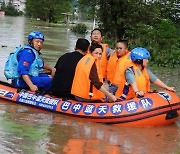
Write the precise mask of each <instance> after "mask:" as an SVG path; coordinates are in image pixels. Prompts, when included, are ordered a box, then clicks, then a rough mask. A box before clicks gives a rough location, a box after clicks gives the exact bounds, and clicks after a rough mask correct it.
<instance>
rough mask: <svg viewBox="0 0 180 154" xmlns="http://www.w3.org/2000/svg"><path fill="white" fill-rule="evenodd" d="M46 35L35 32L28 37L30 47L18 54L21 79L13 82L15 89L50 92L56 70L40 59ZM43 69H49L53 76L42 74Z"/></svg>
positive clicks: (27, 46) (25, 47)
mask: <svg viewBox="0 0 180 154" xmlns="http://www.w3.org/2000/svg"><path fill="white" fill-rule="evenodd" d="M43 42H44V35H43V34H42V32H40V31H33V32H31V33H30V34H29V36H28V43H29V44H28V45H26V46H24V48H23V50H20V51H19V52H18V54H17V60H18V66H17V69H18V73H19V76H20V78H18V79H14V80H12V84H13V86H14V87H20V88H29V89H30V90H31V91H33V92H35V91H37V90H38V88H41V89H42V90H46V91H48V90H50V89H51V85H52V77H53V76H54V73H55V68H54V67H51V66H49V65H48V64H46V63H45V62H44V61H43V60H42V59H41V57H40V50H41V48H42V46H43ZM41 69H47V70H49V71H50V72H51V75H47V74H44V73H40V70H41Z"/></svg>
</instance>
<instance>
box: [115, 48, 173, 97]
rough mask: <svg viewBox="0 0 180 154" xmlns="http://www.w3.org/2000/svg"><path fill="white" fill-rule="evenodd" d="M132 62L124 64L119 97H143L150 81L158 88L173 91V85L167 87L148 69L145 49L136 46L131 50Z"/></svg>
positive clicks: (148, 88)
mask: <svg viewBox="0 0 180 154" xmlns="http://www.w3.org/2000/svg"><path fill="white" fill-rule="evenodd" d="M130 56H131V60H132V63H129V65H127V66H125V67H126V69H124V68H123V69H124V70H125V72H124V74H125V75H124V76H123V77H124V81H125V82H124V84H121V85H119V87H118V90H119V91H120V93H119V95H116V96H118V97H120V99H122V100H124V99H130V98H134V97H136V96H139V97H143V96H144V94H145V93H147V92H150V82H151V83H153V84H155V85H156V86H158V87H160V88H164V89H166V90H169V91H173V92H175V88H174V87H169V86H167V85H166V84H165V83H163V82H162V81H161V80H160V79H158V78H157V77H156V76H155V75H154V74H153V73H152V72H151V71H150V69H148V62H149V58H150V53H149V51H148V50H147V49H145V48H141V47H137V48H134V49H133V50H132V51H131V54H130Z"/></svg>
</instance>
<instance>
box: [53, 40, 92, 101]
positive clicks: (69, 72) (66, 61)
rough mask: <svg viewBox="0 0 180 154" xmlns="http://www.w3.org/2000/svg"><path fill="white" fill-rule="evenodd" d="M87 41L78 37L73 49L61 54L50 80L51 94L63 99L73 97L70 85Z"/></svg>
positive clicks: (87, 44) (85, 49) (86, 49)
mask: <svg viewBox="0 0 180 154" xmlns="http://www.w3.org/2000/svg"><path fill="white" fill-rule="evenodd" d="M89 45H90V43H89V41H88V40H87V39H84V38H79V39H78V40H77V41H76V45H75V51H74V52H68V53H65V54H64V55H62V56H61V57H60V58H59V59H58V61H57V63H56V65H55V68H56V73H55V75H54V78H53V81H52V94H53V95H55V96H57V97H62V98H64V99H69V98H73V96H72V95H71V87H72V82H73V78H74V74H75V69H76V65H77V63H78V62H79V60H80V59H81V58H82V57H83V56H84V55H85V54H86V53H87V51H88V48H89Z"/></svg>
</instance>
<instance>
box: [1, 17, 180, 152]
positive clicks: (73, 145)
mask: <svg viewBox="0 0 180 154" xmlns="http://www.w3.org/2000/svg"><path fill="white" fill-rule="evenodd" d="M33 30H40V31H42V32H43V33H44V35H45V42H44V48H43V50H42V53H43V58H44V59H45V60H46V61H47V62H48V63H49V64H50V65H55V63H56V60H57V59H58V58H59V56H60V55H62V54H63V53H64V52H70V51H73V48H74V45H75V42H76V40H77V38H78V37H80V36H76V35H74V34H72V33H71V32H70V31H67V30H66V28H65V27H63V26H56V25H49V24H47V23H44V22H41V21H32V20H30V19H26V18H23V17H0V61H1V65H0V72H1V74H0V80H3V81H6V79H5V77H4V76H3V68H4V63H5V60H6V58H7V56H8V55H9V53H10V52H11V51H13V49H14V48H15V47H16V46H18V45H23V44H26V43H27V36H28V34H29V33H30V32H31V31H33ZM81 37H82V36H81ZM86 38H89V36H86ZM152 70H153V72H154V73H155V74H156V75H157V76H158V77H159V78H160V79H162V80H163V81H164V82H165V83H167V84H169V85H172V86H175V87H176V89H177V93H178V95H179V96H180V85H179V84H180V82H179V81H180V69H164V68H163V69H162V68H152ZM0 153H6V154H8V153H18V154H34V153H38V154H56V153H65V154H85V153H88V154H122V153H123V154H131V153H133V154H152V153H153V154H156V153H157V154H161V153H163V154H176V153H180V121H177V122H176V123H175V124H173V125H169V126H165V127H153V128H152V127H150V128H130V127H116V126H112V125H104V124H97V123H90V122H84V121H79V120H74V119H73V118H72V117H68V116H63V115H61V114H57V113H52V112H48V111H43V110H40V109H35V108H32V107H29V106H23V105H19V104H16V103H12V102H9V101H5V100H2V99H0Z"/></svg>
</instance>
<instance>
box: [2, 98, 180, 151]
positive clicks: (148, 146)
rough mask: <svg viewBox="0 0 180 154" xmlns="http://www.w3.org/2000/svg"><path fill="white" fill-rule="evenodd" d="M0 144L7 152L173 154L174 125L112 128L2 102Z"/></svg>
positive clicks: (176, 142) (176, 146) (177, 138)
mask: <svg viewBox="0 0 180 154" xmlns="http://www.w3.org/2000/svg"><path fill="white" fill-rule="evenodd" d="M0 111H3V112H0V115H1V116H0V117H1V119H0V147H2V148H1V151H2V152H9V153H10V152H11V153H62V152H64V153H66V154H76V153H77V154H84V153H93V154H94V153H109V154H110V153H111V154H112V153H113V154H119V153H126V154H130V153H142V154H146V153H147V154H148V153H164V154H166V153H167V154H168V153H177V152H178V150H179V144H178V142H179V141H178V140H179V131H178V128H177V125H175V124H174V125H170V126H166V127H155V128H143V129H142V128H130V127H115V126H111V125H103V124H97V123H88V122H83V121H77V120H74V119H73V118H69V117H65V116H62V115H59V114H56V113H51V112H46V111H42V110H39V109H34V108H31V107H25V106H22V105H18V104H13V105H12V103H9V102H7V101H3V102H2V103H1V105H0Z"/></svg>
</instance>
